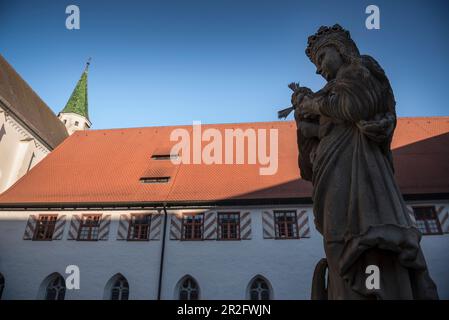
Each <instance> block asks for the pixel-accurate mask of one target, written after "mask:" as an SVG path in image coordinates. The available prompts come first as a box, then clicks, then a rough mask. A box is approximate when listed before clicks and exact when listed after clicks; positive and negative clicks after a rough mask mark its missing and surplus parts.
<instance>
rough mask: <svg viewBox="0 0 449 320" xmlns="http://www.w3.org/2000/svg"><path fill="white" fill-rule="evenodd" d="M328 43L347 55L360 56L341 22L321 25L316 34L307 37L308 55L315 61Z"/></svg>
mask: <svg viewBox="0 0 449 320" xmlns="http://www.w3.org/2000/svg"><path fill="white" fill-rule="evenodd" d="M328 45H333V46H335V47H336V48H337V49H338V50H339V52H340V54H342V55H344V56H346V57H354V56H360V53H359V50H358V49H357V46H356V44H355V42H354V41H353V40H352V39H351V35H350V33H349V31H348V30H345V29H343V28H342V27H341V26H340V25H339V24H334V25H333V26H332V27H326V26H321V27H320V28H319V29H318V31H317V32H316V33H315V34H314V35H311V36H310V37H309V38H308V39H307V49H306V55H307V56H308V57H309V59H310V60H311V61H312V62H313V63H315V58H316V55H317V53H318V51H319V49H321V48H322V47H325V46H328Z"/></svg>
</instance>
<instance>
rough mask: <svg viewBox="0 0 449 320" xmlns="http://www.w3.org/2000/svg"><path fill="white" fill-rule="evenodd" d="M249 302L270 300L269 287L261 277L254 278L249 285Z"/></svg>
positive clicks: (270, 292) (270, 291)
mask: <svg viewBox="0 0 449 320" xmlns="http://www.w3.org/2000/svg"><path fill="white" fill-rule="evenodd" d="M248 291H249V299H250V300H270V299H272V290H271V286H270V284H269V283H268V281H267V280H266V279H264V278H263V277H262V276H256V277H255V278H254V279H253V280H252V281H251V282H250V284H249V288H248Z"/></svg>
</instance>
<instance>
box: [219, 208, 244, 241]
mask: <svg viewBox="0 0 449 320" xmlns="http://www.w3.org/2000/svg"><path fill="white" fill-rule="evenodd" d="M218 235H219V239H220V240H239V239H240V213H238V212H219V213H218Z"/></svg>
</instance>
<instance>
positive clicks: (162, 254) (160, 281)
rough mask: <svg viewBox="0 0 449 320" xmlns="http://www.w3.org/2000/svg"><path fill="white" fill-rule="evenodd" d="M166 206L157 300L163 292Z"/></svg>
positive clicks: (165, 209)
mask: <svg viewBox="0 0 449 320" xmlns="http://www.w3.org/2000/svg"><path fill="white" fill-rule="evenodd" d="M163 206H164V231H163V233H162V249H161V258H160V261H161V264H160V266H159V284H158V289H157V300H161V290H162V274H163V272H164V254H165V234H166V232H167V208H166V207H165V202H164V203H163Z"/></svg>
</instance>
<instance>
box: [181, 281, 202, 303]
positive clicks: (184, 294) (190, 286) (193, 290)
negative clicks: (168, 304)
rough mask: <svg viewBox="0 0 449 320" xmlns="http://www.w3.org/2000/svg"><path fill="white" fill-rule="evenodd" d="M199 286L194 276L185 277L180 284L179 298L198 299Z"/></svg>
mask: <svg viewBox="0 0 449 320" xmlns="http://www.w3.org/2000/svg"><path fill="white" fill-rule="evenodd" d="M198 299H199V287H198V284H197V283H196V281H195V280H194V279H193V278H192V277H186V278H184V279H183V280H182V281H181V283H180V285H179V300H198Z"/></svg>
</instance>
